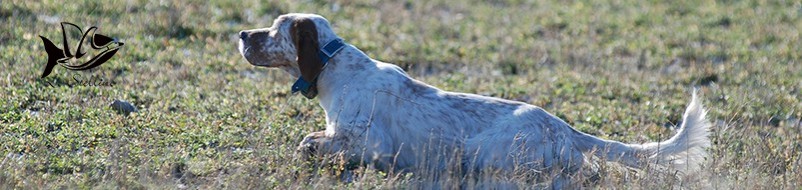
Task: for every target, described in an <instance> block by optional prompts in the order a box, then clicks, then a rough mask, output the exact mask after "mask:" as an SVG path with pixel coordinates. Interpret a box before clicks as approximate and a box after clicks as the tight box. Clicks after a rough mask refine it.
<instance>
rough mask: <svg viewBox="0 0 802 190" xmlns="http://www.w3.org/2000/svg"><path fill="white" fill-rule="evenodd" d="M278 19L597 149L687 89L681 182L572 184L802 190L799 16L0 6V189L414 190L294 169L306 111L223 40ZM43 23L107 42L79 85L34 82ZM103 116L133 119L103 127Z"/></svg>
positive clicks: (656, 124)
mask: <svg viewBox="0 0 802 190" xmlns="http://www.w3.org/2000/svg"><path fill="white" fill-rule="evenodd" d="M289 12H308V13H317V14H320V15H323V16H325V17H326V18H328V19H329V21H331V23H332V25H333V27H334V30H335V31H336V32H337V33H338V34H339V35H340V36H341V37H342V38H344V39H345V40H346V41H347V42H348V43H350V44H353V45H355V46H357V47H359V48H361V49H362V50H363V51H365V52H366V53H367V54H368V55H369V56H371V57H373V58H375V59H378V60H383V61H386V62H390V63H395V64H397V65H399V66H401V67H402V68H404V69H405V70H407V72H408V73H409V74H410V75H411V76H412V77H414V78H417V79H420V80H422V81H424V82H426V83H428V84H431V85H434V86H437V87H440V88H442V89H445V90H451V91H461V92H469V93H476V94H481V95H487V96H494V97H500V98H506V99H512V100H518V101H523V102H527V103H530V104H533V105H537V106H540V107H543V108H544V109H546V110H548V111H550V112H551V113H554V114H555V115H557V116H558V117H560V118H563V119H564V120H566V121H567V122H568V123H570V124H572V125H573V126H575V127H576V128H577V129H578V130H581V131H584V132H586V133H590V134H593V135H597V136H600V137H603V138H607V139H613V140H619V141H625V142H633V143H642V142H650V141H659V140H664V139H667V138H668V137H670V136H671V135H672V134H673V131H672V129H673V126H674V125H675V124H678V123H680V122H681V117H682V116H681V114H682V111H683V110H684V109H685V106H686V104H687V103H688V102H689V101H690V94H691V91H692V90H693V88H699V89H700V92H701V94H702V96H703V100H704V105H705V106H706V107H707V108H708V109H709V117H710V120H711V121H712V122H713V123H714V126H713V129H712V131H713V133H712V136H711V139H712V142H713V146H712V147H711V148H710V149H709V152H710V155H709V157H708V160H707V162H706V165H705V167H704V168H705V171H703V172H701V173H699V174H698V175H697V177H696V178H695V180H675V179H673V178H672V177H665V176H663V177H652V176H650V172H648V171H640V172H619V171H606V170H605V169H602V170H603V171H602V174H604V175H602V176H601V177H599V179H596V182H594V183H592V184H588V185H590V186H595V187H600V188H623V189H652V188H660V189H665V188H670V187H676V186H685V187H688V188H692V189H694V188H705V187H706V188H721V189H731V188H736V189H794V188H799V187H800V186H802V182H800V180H799V179H802V161H800V160H802V145H800V144H799V143H798V142H800V141H802V123H800V119H802V63H800V60H802V59H801V58H802V40H801V39H800V33H802V4H801V3H800V2H798V1H726V0H721V1H711V0H703V1H692V2H684V1H683V2H673V1H672V2H661V1H637V0H609V1H607V0H605V1H590V2H588V1H548V2H546V1H533V2H530V1H518V0H510V1H504V0H495V1H448V0H434V1H393V2H385V1H372V0H355V1H333V2H327V1H318V0H304V1H293V2H285V1H273V0H269V1H251V0H246V1H223V0H212V1H196V2H171V1H152V2H147V1H138V0H133V1H107V2H96V1H89V0H77V1H49V0H48V1H43V2H39V1H24V0H22V1H18V0H11V1H2V5H0V22H2V24H0V52H2V53H0V62H1V63H0V86H2V88H0V153H1V154H2V155H1V156H2V162H0V187H3V188H4V189H5V188H22V189H52V188H60V187H62V188H81V189H84V188H92V189H94V188H119V187H125V188H134V189H139V188H157V189H162V188H168V189H169V188H179V189H181V188H193V189H194V188H202V189H218V188H231V189H273V188H275V189H285V188H304V189H311V188H337V187H355V188H359V189H364V188H394V187H408V186H415V185H416V184H418V183H416V181H419V179H416V178H415V176H414V174H387V173H382V172H378V171H373V170H370V169H364V168H363V169H360V170H359V171H357V173H359V175H357V176H356V177H355V178H354V179H352V182H350V183H343V182H342V180H341V179H340V177H338V175H337V173H338V172H337V168H336V167H323V168H320V167H310V166H309V164H307V163H304V162H303V161H302V160H299V159H297V158H298V157H297V155H295V154H294V151H295V147H296V146H297V145H298V143H299V142H300V140H301V139H302V138H303V137H304V135H306V134H308V133H310V132H313V131H319V130H322V129H323V128H324V124H325V122H324V116H323V114H322V112H323V110H322V109H321V108H320V107H319V106H318V105H317V100H307V99H306V98H303V97H302V96H300V95H291V94H289V91H290V85H291V84H292V82H293V80H294V79H293V78H291V77H290V76H289V75H287V74H285V73H283V72H282V71H278V70H271V69H266V68H257V67H254V66H251V65H250V64H248V63H247V62H246V61H245V60H244V59H243V58H242V56H240V55H239V54H238V52H237V50H236V39H237V37H238V35H237V32H238V31H240V30H244V29H252V28H260V27H268V26H270V25H271V24H272V20H273V19H274V18H276V17H277V16H278V15H280V14H283V13H289ZM62 21H64V22H72V23H75V24H76V25H79V26H81V27H84V29H86V28H88V27H89V26H97V27H99V30H98V33H101V34H104V35H106V36H110V37H116V38H118V39H119V40H121V41H123V42H125V45H124V46H123V47H122V48H121V50H120V52H118V53H117V54H116V55H115V56H114V57H113V58H112V59H111V60H110V61H108V62H107V63H105V64H103V65H101V66H99V67H97V68H95V69H92V70H89V71H71V70H67V69H65V68H63V67H61V66H56V67H55V69H54V71H53V73H52V74H50V76H48V77H46V78H40V76H41V75H42V71H43V69H44V65H45V62H46V60H47V55H46V54H45V52H44V46H43V44H42V41H41V39H40V37H39V36H40V35H41V36H43V37H47V38H49V39H52V40H54V42H55V43H56V44H60V40H57V39H60V35H61V33H60V32H61V30H60V26H59V22H62ZM56 41H58V42H56ZM75 78H78V80H76V79H75ZM100 80H102V81H103V82H105V83H103V82H97V81H100ZM78 81H84V82H78ZM86 81H95V82H86ZM116 99H119V100H124V101H128V102H130V103H132V104H133V105H134V106H136V108H138V112H135V113H131V114H127V115H126V114H119V113H117V112H115V111H113V110H112V109H111V108H110V107H109V104H111V103H112V102H113V101H114V100H116ZM607 170H613V169H607ZM629 174H632V175H629ZM510 181H512V182H514V183H516V184H518V185H519V186H523V187H526V186H527V185H530V182H531V181H529V180H526V179H525V177H517V178H515V177H513V178H511V179H510Z"/></svg>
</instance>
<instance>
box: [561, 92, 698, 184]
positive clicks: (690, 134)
mask: <svg viewBox="0 0 802 190" xmlns="http://www.w3.org/2000/svg"><path fill="white" fill-rule="evenodd" d="M696 94H697V92H696V91H694V92H693V97H692V99H691V103H690V104H688V108H687V109H686V110H685V114H684V115H683V116H682V125H680V128H679V130H678V132H677V134H676V135H674V136H673V137H671V138H670V139H668V140H666V141H663V142H652V143H646V144H625V143H621V142H617V141H610V140H604V139H600V138H598V137H595V136H592V135H588V134H585V133H582V132H579V131H577V133H576V134H577V135H578V136H577V139H578V141H576V145H577V147H578V148H580V149H581V150H583V151H593V152H594V153H595V154H596V155H597V156H601V157H603V158H606V159H607V160H610V161H616V162H620V163H623V164H625V165H628V166H631V167H638V168H641V167H643V166H644V165H645V164H657V165H658V166H665V167H670V169H673V170H677V171H681V172H686V173H687V172H695V171H698V170H699V169H700V167H701V165H700V164H701V163H702V161H704V159H705V156H707V152H706V151H705V148H707V147H709V146H710V139H708V137H707V136H708V134H709V133H710V132H709V129H710V122H709V121H707V119H706V115H707V112H706V111H705V109H704V108H703V107H702V104H701V102H700V101H701V100H699V97H697V95H696Z"/></svg>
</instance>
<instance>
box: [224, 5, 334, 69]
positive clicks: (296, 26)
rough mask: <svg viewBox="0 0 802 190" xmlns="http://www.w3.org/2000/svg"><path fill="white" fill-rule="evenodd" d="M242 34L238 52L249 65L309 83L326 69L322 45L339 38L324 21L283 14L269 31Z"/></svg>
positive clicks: (310, 15)
mask: <svg viewBox="0 0 802 190" xmlns="http://www.w3.org/2000/svg"><path fill="white" fill-rule="evenodd" d="M239 34H240V40H239V51H240V53H241V54H242V56H244V57H245V59H246V60H248V62H250V63H251V64H253V65H256V66H265V67H276V68H280V69H282V70H285V71H287V72H288V73H290V74H291V75H292V76H293V77H299V76H300V77H302V78H303V79H304V80H306V81H313V80H314V77H315V76H317V75H318V74H320V72H321V71H322V70H323V64H322V63H321V60H320V58H319V57H318V51H319V50H320V45H321V44H320V42H326V41H327V40H330V39H335V38H336V35H334V33H333V32H332V30H331V27H330V26H329V22H328V21H327V20H326V19H325V18H323V17H321V16H320V15H314V14H299V13H293V14H285V15H281V16H279V17H278V18H276V19H275V20H274V21H273V26H270V27H269V28H262V29H253V30H243V31H240V33H239Z"/></svg>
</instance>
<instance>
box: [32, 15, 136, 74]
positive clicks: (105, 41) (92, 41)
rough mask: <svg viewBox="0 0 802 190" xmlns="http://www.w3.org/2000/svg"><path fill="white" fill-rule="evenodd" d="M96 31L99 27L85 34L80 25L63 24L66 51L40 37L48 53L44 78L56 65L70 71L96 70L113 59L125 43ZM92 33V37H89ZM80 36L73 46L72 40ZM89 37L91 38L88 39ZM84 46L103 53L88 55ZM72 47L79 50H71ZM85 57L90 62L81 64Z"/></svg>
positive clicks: (63, 41) (62, 31)
mask: <svg viewBox="0 0 802 190" xmlns="http://www.w3.org/2000/svg"><path fill="white" fill-rule="evenodd" d="M96 31H97V27H95V26H92V27H91V28H89V30H86V31H85V32H84V31H83V30H81V27H78V25H75V24H73V23H69V22H61V35H62V43H63V46H64V47H63V48H64V49H59V48H58V47H57V46H56V45H55V44H53V42H52V41H50V39H47V38H45V37H44V36H39V37H41V38H42V42H43V43H44V44H45V51H47V65H46V66H45V71H44V72H43V73H42V78H45V77H47V75H50V72H51V71H53V67H55V66H56V64H59V65H61V66H62V67H64V68H67V69H69V70H74V71H79V70H87V69H92V68H95V67H97V66H100V65H101V64H103V63H105V62H106V61H108V60H109V59H111V57H112V56H114V54H115V53H117V50H119V49H120V47H122V46H123V44H124V43H123V42H120V41H118V40H117V39H114V38H110V37H108V36H104V35H101V34H98V33H96ZM90 33H91V34H92V35H89V34H90ZM68 34H69V35H68ZM79 36H80V40H79V41H78V42H77V43H76V44H74V46H71V44H70V42H71V40H72V41H74V40H76V39H77V38H79ZM87 36H89V38H88V39H87ZM84 44H88V45H89V46H90V47H92V49H94V50H103V51H102V52H100V53H98V54H96V55H94V56H92V55H87V54H86V52H84V51H83V49H82V48H83V47H84ZM70 47H77V48H75V49H70ZM84 56H87V57H86V58H85V59H89V60H88V61H86V62H83V63H80V62H81V61H82V60H81V58H82V57H84Z"/></svg>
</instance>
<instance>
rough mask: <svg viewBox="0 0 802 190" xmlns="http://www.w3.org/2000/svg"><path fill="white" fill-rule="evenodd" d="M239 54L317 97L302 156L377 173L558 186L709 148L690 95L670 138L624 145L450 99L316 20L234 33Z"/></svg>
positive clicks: (513, 105) (680, 161) (504, 103)
mask: <svg viewBox="0 0 802 190" xmlns="http://www.w3.org/2000/svg"><path fill="white" fill-rule="evenodd" d="M239 51H240V53H241V54H242V55H243V56H244V57H245V59H247V60H248V62H250V63H251V64H253V65H256V66H265V67H276V68H280V69H282V70H284V71H286V72H287V73H289V74H290V75H292V76H293V77H297V78H298V80H297V81H296V82H295V84H294V85H293V86H292V92H300V93H301V94H303V95H304V96H305V97H307V98H310V99H312V98H315V97H318V99H319V100H320V106H321V107H323V109H324V110H325V113H326V114H325V115H326V129H325V130H324V131H319V132H314V133H311V134H309V135H307V136H306V137H305V138H304V139H303V141H302V142H301V143H300V146H299V150H300V151H301V152H303V153H306V154H307V155H316V156H322V155H332V154H341V155H344V156H345V159H346V160H348V161H351V162H354V163H364V164H369V165H371V166H373V167H375V168H377V169H379V170H383V171H391V170H392V171H412V172H414V171H420V170H427V171H445V170H446V169H454V167H456V169H457V170H459V171H463V172H487V171H502V172H511V171H513V170H515V169H521V168H525V169H530V170H532V171H544V170H545V171H559V172H561V173H564V174H565V175H562V174H560V175H559V176H556V178H555V179H554V180H552V184H553V185H555V186H554V187H558V188H559V187H562V185H564V184H565V182H566V181H565V180H568V179H567V178H566V176H570V175H571V174H574V173H576V172H577V171H578V170H579V169H580V167H581V166H582V165H583V164H585V162H586V155H584V154H583V153H592V154H595V155H597V156H599V157H601V158H603V159H606V160H609V161H615V162H619V163H623V164H624V165H627V166H631V167H643V166H644V165H645V164H655V163H656V165H660V166H664V167H666V168H673V169H675V170H678V171H684V172H693V171H695V170H698V169H699V167H700V166H699V164H700V162H701V161H703V160H704V157H705V156H706V152H705V148H706V147H708V146H710V141H709V139H708V137H707V136H708V133H709V132H708V128H709V127H710V123H709V122H708V121H707V120H706V119H705V115H706V111H705V110H704V108H703V107H702V105H701V103H700V100H699V98H697V97H696V93H695V92H694V94H693V98H692V99H691V102H690V104H689V105H688V107H687V110H686V111H685V114H684V115H683V122H682V124H681V126H680V127H679V130H678V131H677V134H676V135H674V136H673V137H671V138H670V139H668V140H666V141H663V142H659V143H646V144H627V143H622V142H617V141H611V140H604V139H600V138H598V137H595V136H591V135H588V134H586V133H583V132H580V131H577V130H575V129H574V128H572V127H571V126H569V125H568V124H567V123H566V122H565V121H563V120H561V119H560V118H558V117H555V116H554V115H552V114H550V113H549V112H546V111H545V110H543V109H542V108H540V107H537V106H533V105H529V104H526V103H522V102H516V101H510V100H504V99H499V98H493V97H486V96H480V95H475V94H466V93H458V92H448V91H443V90H440V89H438V88H436V87H433V86H430V85H427V84H424V83H422V82H420V81H418V80H415V79H412V78H410V77H409V75H407V74H406V73H405V72H404V71H403V70H402V69H401V68H399V67H398V66H396V65H393V64H389V63H384V62H381V61H378V60H374V59H371V58H370V57H368V56H367V55H365V53H363V52H362V51H361V50H359V49H358V48H356V47H354V46H353V45H350V44H348V43H347V42H346V41H344V40H343V39H341V38H340V37H338V36H337V34H335V33H334V31H333V30H332V28H331V26H330V25H329V22H328V20H326V19H325V18H323V17H321V16H319V15H314V14H298V13H294V14H286V15H282V16H279V17H278V18H277V19H275V21H274V22H273V26H271V27H270V28H263V29H253V30H244V31H241V32H240V40H239Z"/></svg>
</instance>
